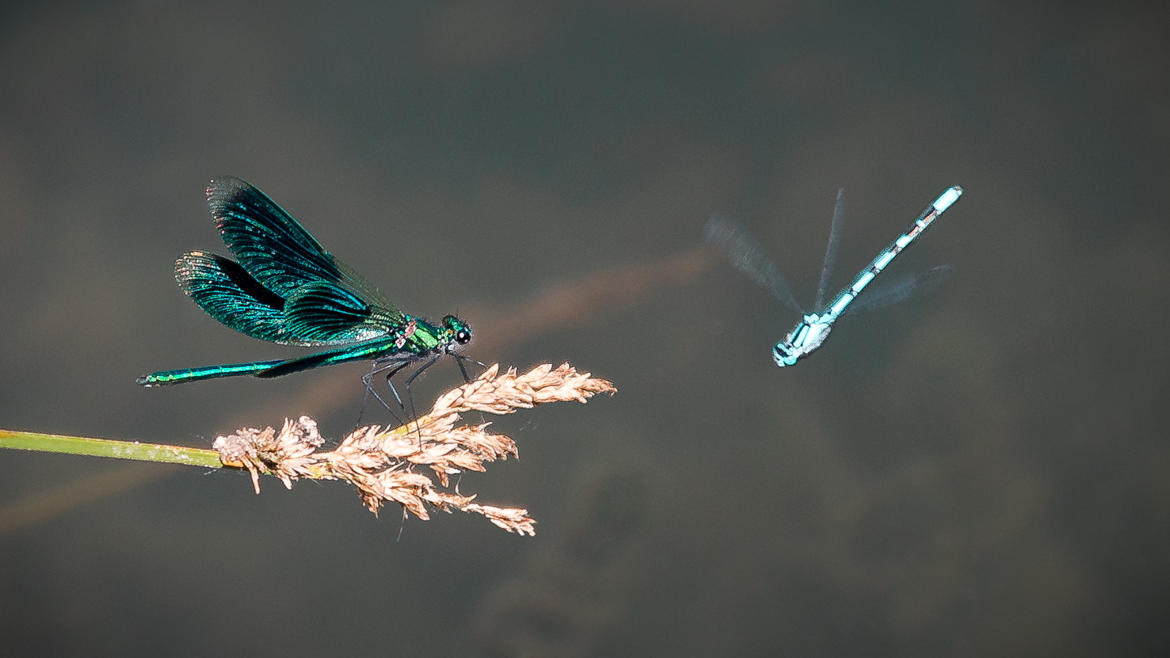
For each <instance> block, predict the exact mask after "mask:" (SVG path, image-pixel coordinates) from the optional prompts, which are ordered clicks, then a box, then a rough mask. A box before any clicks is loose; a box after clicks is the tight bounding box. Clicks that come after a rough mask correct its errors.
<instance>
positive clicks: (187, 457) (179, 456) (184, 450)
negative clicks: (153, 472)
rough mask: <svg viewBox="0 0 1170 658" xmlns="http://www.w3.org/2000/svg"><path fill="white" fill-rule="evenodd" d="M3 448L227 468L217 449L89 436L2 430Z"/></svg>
mask: <svg viewBox="0 0 1170 658" xmlns="http://www.w3.org/2000/svg"><path fill="white" fill-rule="evenodd" d="M0 448H8V449H10V450H35V451H38V452H61V453H65V454H70V455H88V456H90V457H113V458H114V459H133V460H136V461H144V462H158V463H161V464H186V465H188V466H203V467H206V468H223V466H224V465H223V464H222V463H221V462H220V461H219V453H217V452H216V451H214V450H204V449H202V448H188V447H185V446H169V445H162V444H158V443H139V442H138V441H117V440H114V439H94V438H90V437H86V436H64V435H61V434H41V433H39V432H22V431H20V430H5V429H0Z"/></svg>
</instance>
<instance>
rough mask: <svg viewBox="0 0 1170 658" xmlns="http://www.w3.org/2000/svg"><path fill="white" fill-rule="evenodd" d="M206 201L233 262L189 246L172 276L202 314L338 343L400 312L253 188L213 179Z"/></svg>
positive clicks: (280, 335) (365, 335)
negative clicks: (232, 257)
mask: <svg viewBox="0 0 1170 658" xmlns="http://www.w3.org/2000/svg"><path fill="white" fill-rule="evenodd" d="M207 203H208V206H209V207H210V209H211V214H212V216H213V217H214V218H215V223H216V226H217V228H218V229H219V231H220V234H221V235H222V236H223V240H224V243H225V244H227V247H228V249H229V250H230V251H231V253H232V254H233V255H234V256H235V257H236V258H237V259H238V261H239V262H235V261H232V260H229V259H227V258H224V257H222V256H216V255H214V254H209V253H206V252H202V251H193V252H190V253H187V254H185V255H184V256H182V257H181V258H180V259H179V260H178V261H177V262H176V263H175V279H176V280H177V281H178V282H179V286H180V287H181V288H182V289H183V291H184V292H186V293H187V295H189V296H190V297H191V298H192V299H193V300H194V301H195V302H196V303H197V304H198V305H199V306H200V307H201V308H202V309H203V310H204V311H205V312H206V313H207V314H208V315H211V316H212V317H214V318H215V319H217V320H219V321H220V322H222V323H223V324H225V325H227V326H229V327H231V328H233V329H236V330H237V331H240V332H242V333H245V334H248V335H249V336H253V337H255V338H259V339H261V340H267V341H272V342H276V343H284V344H292V345H343V344H349V343H354V342H357V341H363V340H368V339H371V338H376V337H379V336H384V335H386V334H387V332H390V331H393V330H394V329H395V328H397V327H400V326H401V324H402V323H403V322H404V320H403V316H402V313H401V312H400V311H399V310H398V309H397V308H395V307H394V306H393V305H391V304H390V303H389V302H388V301H386V300H385V299H384V298H383V297H382V296H381V295H380V294H378V292H377V291H376V290H375V289H374V288H373V287H372V286H370V285H369V284H367V283H365V282H364V281H362V280H361V278H360V277H358V276H357V275H356V274H354V272H353V270H352V269H350V268H349V267H348V266H346V265H345V264H344V263H342V262H341V261H339V260H338V259H337V258H335V257H334V256H333V255H332V254H330V253H329V252H328V251H326V250H325V248H324V247H322V246H321V244H320V243H319V242H317V240H316V239H315V238H313V236H312V235H310V234H309V232H308V231H306V230H305V229H304V228H303V227H302V226H301V225H300V224H299V223H297V221H296V220H295V219H293V218H292V217H291V216H290V215H289V214H288V213H287V212H285V211H284V210H283V209H282V208H281V207H280V206H278V205H277V204H276V202H274V201H273V200H272V199H270V198H268V196H267V195H265V194H264V193H263V192H261V191H260V190H258V189H256V188H255V187H253V186H252V185H250V184H248V183H247V182H245V181H242V180H240V179H238V178H234V177H230V176H224V177H219V178H215V179H213V180H212V181H211V184H210V185H209V186H208V188H207Z"/></svg>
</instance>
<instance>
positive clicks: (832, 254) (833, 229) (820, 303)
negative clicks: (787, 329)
mask: <svg viewBox="0 0 1170 658" xmlns="http://www.w3.org/2000/svg"><path fill="white" fill-rule="evenodd" d="M844 216H845V188H843V187H842V188H838V189H837V204H836V205H835V206H833V223H832V225H830V226H829V242H828V243H827V244H826V245H825V262H824V264H823V265H822V266H821V281H820V283H818V284H817V299H816V302H815V303H814V304H813V311H815V312H817V313H820V312H821V311H823V310H825V308H824V305H825V293H827V292H828V291H829V290H828V288H829V278H830V277H831V276H832V274H833V267H834V266H835V265H836V264H837V243H838V241H839V240H840V235H841V219H842V218H843V217H844Z"/></svg>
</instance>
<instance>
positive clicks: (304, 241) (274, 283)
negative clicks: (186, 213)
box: [207, 176, 397, 311]
mask: <svg viewBox="0 0 1170 658" xmlns="http://www.w3.org/2000/svg"><path fill="white" fill-rule="evenodd" d="M207 205H208V207H209V208H210V210H211V215H212V217H214V218H215V225H216V227H217V228H218V229H219V233H220V235H221V236H222V237H223V241H224V243H225V244H227V247H228V249H229V250H231V252H232V254H233V255H234V256H235V257H236V260H237V261H239V264H240V266H241V267H243V268H244V270H246V271H247V272H248V274H250V275H251V276H252V278H253V279H255V280H256V281H258V282H259V283H260V284H261V285H262V286H264V287H265V288H267V289H269V290H271V291H272V292H274V293H276V294H277V295H279V296H280V297H283V298H288V297H289V296H291V295H292V293H293V292H294V291H295V290H296V289H297V288H300V287H301V286H303V285H305V284H309V283H315V282H318V281H329V282H333V283H339V284H342V285H343V286H344V287H346V288H348V289H350V290H353V291H354V292H355V293H357V294H358V295H359V296H360V297H361V298H362V300H363V301H364V302H366V303H368V304H370V305H376V306H379V307H381V308H383V309H384V310H386V311H397V309H395V308H394V307H393V306H392V305H391V304H390V303H389V302H388V301H387V300H385V299H384V298H383V297H382V296H381V295H380V294H379V293H378V292H377V291H376V290H375V289H374V288H373V287H372V286H370V285H369V284H368V283H366V282H365V281H363V280H362V279H361V277H359V276H357V274H356V273H355V272H354V271H353V270H352V269H351V268H349V267H348V266H346V265H345V264H344V263H342V262H341V261H339V260H338V259H337V258H335V257H334V256H333V254H330V253H329V252H328V251H326V250H325V248H324V247H322V246H321V243H319V242H317V240H316V238H314V237H313V236H312V235H310V234H309V232H308V231H306V230H305V229H304V227H302V226H301V225H300V224H299V223H298V222H297V221H296V220H295V219H293V218H292V216H291V215H289V214H288V213H287V212H285V211H284V209H282V208H281V207H280V206H278V205H276V202H275V201H273V200H272V199H270V198H268V195H266V194H264V193H263V192H261V191H260V190H258V189H256V187H255V186H253V185H251V184H249V183H247V182H245V181H243V180H240V179H239V178H235V177H233V176H220V177H217V178H213V179H212V180H211V184H210V185H208V186H207Z"/></svg>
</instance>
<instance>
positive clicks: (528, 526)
mask: <svg viewBox="0 0 1170 658" xmlns="http://www.w3.org/2000/svg"><path fill="white" fill-rule="evenodd" d="M616 390H617V389H616V388H615V387H614V385H613V384H612V383H610V382H608V381H606V380H604V379H595V378H592V377H590V375H589V373H579V372H577V371H576V370H574V369H573V367H572V366H570V365H569V364H567V363H565V364H562V365H561V366H560V367H558V368H556V369H555V370H554V369H553V367H552V366H551V365H550V364H544V365H540V366H537V367H535V368H533V369H532V370H529V371H528V372H526V373H524V374H522V375H518V374H517V373H516V370H515V369H514V368H509V369H508V370H507V371H505V372H504V373H503V374H501V373H500V372H499V365H498V364H497V365H493V366H491V367H490V368H488V369H487V370H486V371H484V373H483V374H482V375H480V376H479V377H478V378H477V379H475V380H474V381H471V382H468V383H467V384H464V385H463V386H460V387H458V388H455V389H452V390H451V391H448V392H447V393H445V394H443V395H442V396H440V397H439V399H438V400H436V401H435V404H434V406H433V407H432V408H431V410H430V412H429V413H427V414H426V415H424V416H421V417H420V418H418V420H417V421H416V422H413V423H409V424H408V425H405V426H402V427H397V428H394V429H389V428H384V427H380V426H371V427H361V428H358V429H357V430H355V431H354V432H353V433H351V434H350V435H349V436H347V437H345V438H344V439H343V440H342V441H341V443H340V444H338V446H337V447H336V448H335V449H333V450H320V448H321V446H323V445H324V443H325V441H324V439H323V438H322V437H321V435H320V434H319V433H318V431H317V423H316V422H315V421H314V420H313V419H312V418H309V417H308V416H302V417H301V418H299V419H297V420H295V421H293V420H286V421H285V423H284V427H283V428H282V429H281V430H280V432H277V431H276V430H275V429H273V428H271V427H268V428H265V429H263V430H258V429H251V428H245V429H241V430H239V431H238V432H236V433H235V434H231V435H228V436H220V437H217V438H216V440H215V443H214V444H213V447H214V448H215V449H216V450H217V451H218V452H219V455H220V459H221V460H222V461H223V463H224V464H225V465H227V466H237V467H240V468H245V469H247V470H248V471H249V472H250V473H251V475H252V484H253V487H254V488H255V490H256V492H257V493H259V492H260V477H259V476H260V473H271V474H272V475H274V476H276V477H278V478H280V480H281V481H282V482H283V483H284V485H285V487H289V488H291V487H292V483H293V480H296V479H298V478H312V479H324V480H344V481H346V482H349V483H350V484H352V485H354V486H355V487H356V488H357V490H358V493H359V495H360V496H361V499H362V503H363V504H364V505H365V506H366V508H367V509H369V510H370V511H371V512H373V513H375V514H377V513H378V510H379V509H380V508H381V506H382V505H383V504H384V503H386V502H396V503H399V504H401V505H402V506H403V508H405V509H406V510H408V511H409V512H410V513H411V514H414V515H415V516H417V517H418V518H420V519H424V520H425V519H428V518H430V515H429V513H428V510H427V508H428V506H430V507H432V508H435V509H439V510H442V511H445V512H450V511H451V510H453V509H457V510H461V511H464V512H474V513H478V514H482V515H483V516H484V517H486V518H487V519H488V520H489V521H491V522H492V523H494V524H495V525H497V526H499V527H501V528H503V529H505V530H507V531H509V532H515V533H518V534H526V535H533V534H535V532H536V530H535V528H534V524H535V523H536V522H535V521H534V520H532V519H531V518H530V517H529V516H528V511H527V510H524V509H519V508H507V507H494V506H490V505H480V504H478V503H475V502H474V500H475V496H462V495H459V494H457V493H454V492H452V491H449V490H447V487H448V486H449V485H450V476H451V475H455V474H458V473H461V472H463V471H483V470H485V469H486V467H485V466H484V464H485V463H487V462H492V461H495V460H497V459H507V458H508V455H512V456H514V457H515V456H518V454H519V453H518V452H517V450H516V444H515V442H513V441H512V439H510V438H508V437H506V436H504V435H502V434H491V433H489V432H487V431H486V430H487V426H488V424H487V423H484V424H481V425H460V426H458V427H457V426H456V423H457V422H458V420H459V418H460V414H462V413H464V412H467V411H481V412H484V413H490V414H496V415H503V414H510V413H514V412H515V411H516V410H517V409H527V408H531V407H534V406H536V405H538V404H545V403H548V402H566V401H571V400H576V401H578V402H582V403H584V402H585V401H587V400H588V399H589V398H590V397H592V396H594V395H596V394H598V393H609V394H611V395H612V394H613V393H614V392H616ZM428 471H429V473H428Z"/></svg>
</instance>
